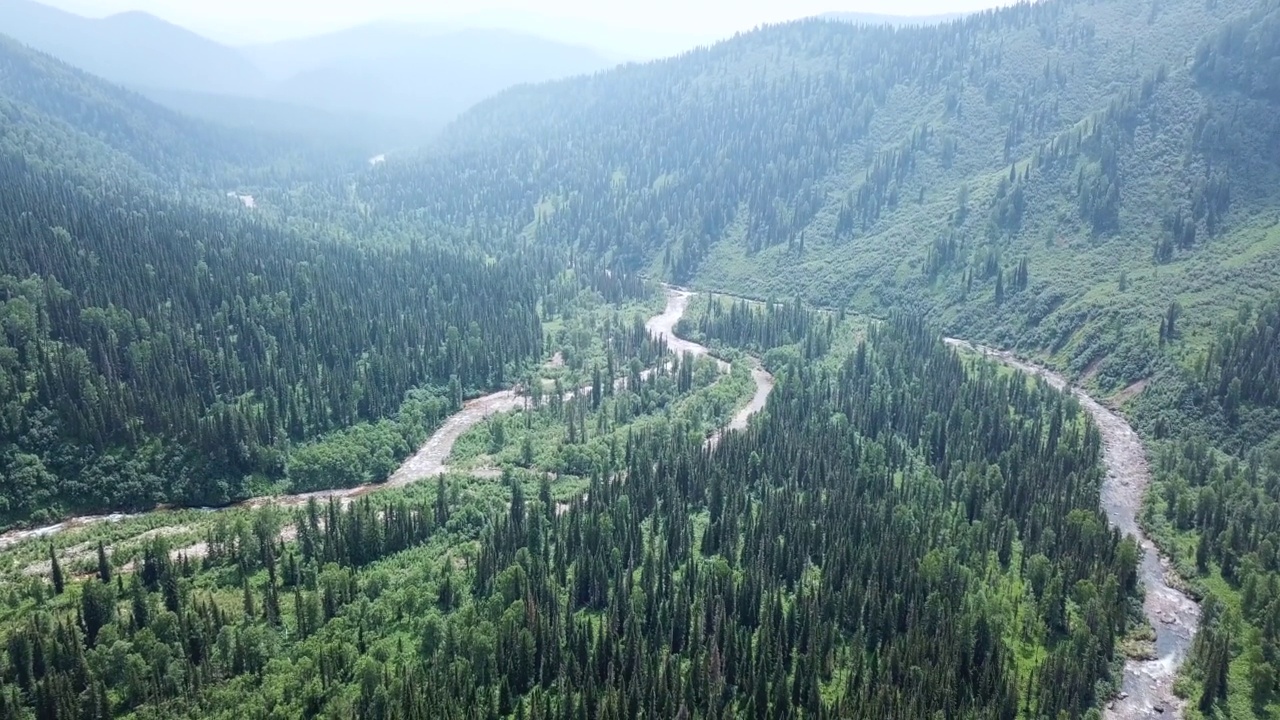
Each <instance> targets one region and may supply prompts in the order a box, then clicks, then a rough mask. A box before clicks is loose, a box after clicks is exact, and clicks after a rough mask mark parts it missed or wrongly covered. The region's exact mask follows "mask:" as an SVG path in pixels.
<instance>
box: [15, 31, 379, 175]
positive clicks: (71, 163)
mask: <svg viewBox="0 0 1280 720" xmlns="http://www.w3.org/2000/svg"><path fill="white" fill-rule="evenodd" d="M0 115H2V116H3V117H4V119H5V123H4V127H3V131H2V132H0V142H3V143H4V144H6V145H7V146H8V149H9V151H10V152H14V153H22V154H26V155H27V157H28V158H29V159H30V160H32V161H33V162H37V163H40V164H42V165H45V166H46V167H49V168H57V169H59V170H60V171H67V170H69V169H83V168H85V167H92V168H93V169H94V171H95V172H99V173H102V174H103V175H104V176H109V177H112V178H113V179H115V180H117V181H119V180H122V179H128V180H129V181H130V182H142V181H147V182H151V183H152V184H153V185H155V186H156V187H160V186H161V185H164V186H166V187H168V188H169V189H172V188H173V186H174V184H180V185H183V186H185V187H186V188H187V189H192V188H195V187H202V188H220V187H222V185H224V184H226V183H232V184H234V183H236V182H256V181H260V180H262V179H264V178H281V177H288V176H290V175H295V174H305V173H307V172H313V171H314V172H319V170H320V169H321V168H325V167H329V166H330V164H331V161H330V160H329V159H328V158H330V157H332V158H333V160H332V163H341V162H342V160H343V158H342V157H341V155H340V154H339V153H337V152H330V151H328V150H326V149H324V148H319V147H316V146H314V145H312V144H309V143H307V142H303V141H296V140H292V139H287V138H282V137H280V136H278V135H268V134H263V133H255V132H245V131H233V130H230V129H228V128H224V127H220V126H217V125H213V124H210V123H206V122H201V121H198V120H194V119H192V118H189V117H186V116H183V115H180V114H178V113H176V112H174V111H172V110H169V109H167V108H164V107H161V106H159V105H156V104H154V103H152V102H149V101H147V100H145V99H144V98H142V97H141V96H140V95H138V94H136V93H133V92H130V91H128V90H125V89H123V88H121V87H119V86H116V85H113V84H111V83H107V82H104V81H102V79H100V78H97V77H94V76H92V75H89V74H88V73H85V72H83V71H80V70H77V69H75V68H72V67H70V66H68V65H66V64H64V63H62V62H58V61H57V60H54V59H53V58H51V57H49V56H47V55H44V54H42V53H39V52H36V51H33V50H31V49H30V48H28V47H25V46H23V45H21V44H19V43H17V42H15V41H13V40H11V39H9V38H7V37H5V36H3V35H0ZM356 159H357V158H356V156H352V157H351V158H348V160H356Z"/></svg>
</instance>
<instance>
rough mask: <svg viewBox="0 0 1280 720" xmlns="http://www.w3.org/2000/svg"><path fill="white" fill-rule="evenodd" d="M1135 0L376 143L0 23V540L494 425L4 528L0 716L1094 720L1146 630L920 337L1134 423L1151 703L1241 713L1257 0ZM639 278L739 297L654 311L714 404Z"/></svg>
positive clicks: (1267, 709) (1058, 422)
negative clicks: (1071, 385)
mask: <svg viewBox="0 0 1280 720" xmlns="http://www.w3.org/2000/svg"><path fill="white" fill-rule="evenodd" d="M1140 5H1141V6H1140V7H1136V6H1135V5H1134V4H1133V3H1127V2H1120V1H1119V0H1096V1H1094V2H1077V1H1074V0H1046V1H1044V2H1038V3H1034V4H1023V5H1018V6H1015V7H1011V8H1006V9H1002V10H998V11H989V12H984V13H979V14H976V15H973V16H970V17H967V18H963V19H959V20H956V21H953V22H949V23H945V24H941V25H937V26H929V27H919V28H882V27H855V26H850V25H846V24H841V23H832V22H825V21H817V20H813V21H800V22H795V23H788V24H783V25H778V26H772V27H766V28H761V29H759V30H757V31H755V32H751V33H745V34H742V35H740V36H738V37H735V38H733V39H731V40H728V41H725V42H723V43H719V44H716V45H714V46H712V47H709V48H703V49H699V50H695V51H692V52H689V53H687V54H684V55H682V56H680V57H676V58H672V59H668V60H663V61H658V62H654V63H646V64H640V65H628V66H624V67H621V68H618V69H616V70H613V71H609V72H604V73H599V74H596V75H593V76H590V77H582V78H575V79H571V80H567V81H563V82H557V83H551V84H545V85H539V86H529V87H522V88H518V89H515V90H512V91H509V92H506V93H503V94H501V95H499V96H497V97H494V98H492V99H490V100H488V101H485V102H484V103H481V104H480V105H479V106H477V107H475V108H474V109H473V110H471V111H470V112H468V113H467V114H466V115H464V116H463V117H462V118H461V119H460V120H459V121H458V122H456V123H455V124H454V125H452V126H451V127H450V128H449V129H448V130H446V131H445V133H444V134H443V136H442V138H441V140H440V141H439V142H438V143H437V144H435V145H434V146H432V147H430V148H427V149H425V150H422V151H420V152H412V153H402V154H393V155H391V156H389V157H387V158H386V159H385V161H383V162H379V163H377V164H370V163H369V162H368V161H367V158H365V157H348V156H345V155H343V154H342V152H341V151H334V150H328V149H324V148H317V147H315V146H313V145H310V144H308V142H307V141H304V140H297V139H292V138H287V137H278V136H268V135H264V134H257V133H253V132H249V131H244V130H237V131H234V132H233V131H230V130H227V129H224V128H220V127H218V126H216V125H211V124H208V123H205V122H201V121H197V120H192V119H189V118H186V117H184V116H181V115H178V114H176V113H173V112H170V111H167V110H164V109H162V108H160V107H158V106H155V105H152V104H150V103H149V102H147V101H146V100H144V99H142V98H141V97H139V96H137V95H134V94H131V93H129V92H127V91H124V90H120V89H118V88H115V87H113V86H111V85H109V84H106V83H104V82H102V81H100V80H98V79H96V78H94V77H93V76H92V75H90V74H88V73H86V72H82V71H80V70H76V69H73V68H70V67H68V66H65V65H63V64H61V63H59V62H57V61H55V60H53V59H51V58H49V57H47V56H43V55H40V54H39V53H36V52H33V51H31V50H29V49H27V48H24V47H22V46H20V45H18V44H17V43H13V42H11V41H8V40H3V39H0V120H2V123H3V124H2V125H0V178H3V186H4V188H5V192H4V193H2V194H0V240H2V242H0V330H2V332H0V477H2V478H3V482H0V522H3V523H5V524H10V525H15V526H16V525H31V524H38V523H41V522H52V521H56V520H58V519H60V518H63V517H65V516H67V515H69V514H73V513H77V512H100V511H107V510H128V511H142V510H148V509H150V508H153V507H155V506H156V505H157V504H172V505H177V506H202V505H224V504H230V503H235V502H237V501H242V500H245V499H248V498H251V497H254V496H263V495H271V494H276V493H281V492H289V491H293V492H298V491H306V490H319V489H325V488H334V487H350V486H355V485H361V484H366V483H370V482H373V483H377V482H379V481H381V480H383V479H385V478H386V477H387V475H388V474H389V473H390V472H391V470H393V469H394V468H395V467H396V466H397V465H398V464H399V463H400V461H401V460H402V459H404V458H405V457H407V456H408V455H410V454H411V453H412V452H413V451H414V449H415V448H416V447H417V446H418V445H420V444H421V443H422V442H423V441H424V439H425V438H427V437H428V436H429V435H430V434H431V433H432V432H433V431H434V430H435V429H436V428H437V427H438V426H440V424H441V423H442V422H443V421H444V420H445V418H447V417H449V416H450V415H451V414H452V413H454V412H455V411H456V410H457V409H458V408H459V407H460V406H461V405H462V404H463V403H464V402H466V401H467V400H468V399H469V398H472V397H475V396H477V395H481V394H484V393H487V392H491V391H497V390H503V389H515V390H517V391H519V392H520V393H523V394H524V396H526V397H527V398H528V402H529V407H528V409H525V410H520V411H517V412H515V413H511V414H506V415H497V416H495V417H493V418H490V419H489V420H488V421H486V423H484V424H481V425H478V426H476V427H474V428H472V430H471V431H470V433H469V434H464V435H463V436H462V437H461V438H460V439H459V440H458V443H457V445H456V446H455V448H454V457H453V458H452V459H451V461H450V462H451V464H452V469H453V471H454V472H452V473H447V474H446V475H444V476H441V477H440V478H437V479H434V480H432V481H429V482H426V483H420V484H416V485H411V486H409V487H405V488H397V489H393V490H387V491H385V492H383V493H379V494H375V495H370V496H366V497H360V498H359V499H356V500H355V501H354V502H351V503H344V502H340V501H338V500H336V499H335V500H334V501H333V502H332V503H328V502H317V503H316V504H315V505H313V506H305V505H304V506H303V507H301V508H299V509H292V510H282V509H280V508H274V509H270V508H264V509H259V510H252V511H251V510H248V509H234V510H230V511H227V512H225V513H219V514H214V515H209V514H204V513H200V512H197V511H195V510H176V511H167V512H166V513H160V514H152V515H143V516H140V517H131V518H129V519H126V520H123V521H121V522H120V523H115V524H112V523H100V524H97V525H94V526H91V527H86V528H79V529H72V530H68V531H66V532H64V533H60V534H56V535H53V536H51V537H49V538H48V542H47V543H46V542H45V541H43V540H39V539H37V540H28V541H25V542H21V543H18V544H16V545H14V546H13V547H11V548H7V549H6V550H5V551H4V553H3V556H2V559H0V570H2V571H3V573H4V574H5V577H6V580H5V584H4V586H3V588H2V589H0V595H3V599H4V603H3V605H2V607H0V637H2V638H3V641H4V644H3V648H2V649H0V653H3V655H2V657H0V682H2V685H3V692H0V717H16V718H27V717H41V718H69V717H73V716H74V717H89V718H99V717H117V716H133V717H139V718H143V717H183V716H190V717H219V716H225V717H230V716H232V715H235V716H242V715H244V714H246V713H249V714H252V715H254V716H258V717H286V716H289V717H292V716H297V715H300V714H316V715H321V716H325V717H335V718H337V717H404V718H414V717H477V718H479V717H485V718H488V717H615V716H616V717H622V716H626V717H637V716H645V717H679V716H685V717H706V718H710V717H734V716H746V717H760V718H765V717H768V718H782V717H828V716H841V717H868V718H872V717H874V718H885V717H888V718H921V717H926V718H928V717H935V716H937V717H958V718H1014V717H1020V718H1036V719H1039V718H1051V719H1053V720H1056V719H1057V718H1059V717H1081V716H1090V715H1095V714H1101V711H1102V710H1103V709H1105V707H1106V701H1107V698H1108V694H1109V688H1111V687H1113V686H1114V684H1115V682H1116V680H1117V679H1118V673H1117V672H1116V668H1117V666H1118V663H1119V662H1120V660H1121V657H1120V656H1121V652H1120V650H1121V648H1123V647H1127V648H1132V647H1134V646H1135V644H1136V643H1135V641H1136V640H1137V638H1139V637H1140V636H1142V635H1143V633H1144V632H1149V631H1148V630H1145V629H1144V628H1143V624H1144V622H1143V621H1142V619H1141V617H1140V612H1141V604H1140V603H1139V602H1138V598H1139V597H1140V594H1141V592H1142V589H1141V587H1140V586H1139V584H1138V582H1137V579H1138V574H1137V571H1136V563H1137V560H1138V558H1139V556H1140V551H1139V548H1138V547H1137V545H1136V544H1135V542H1134V541H1133V540H1132V539H1129V538H1124V537H1120V536H1119V534H1118V533H1116V532H1114V531H1112V530H1111V529H1109V528H1108V526H1107V523H1106V519H1105V516H1103V515H1102V513H1101V512H1100V511H1099V509H1098V500H1099V497H1098V495H1099V487H1100V484H1101V482H1102V477H1103V476H1102V470H1101V467H1100V464H1099V456H1100V452H1101V447H1100V440H1099V436H1098V433H1097V430H1096V428H1094V427H1093V426H1092V425H1091V424H1090V422H1089V421H1088V420H1087V417H1086V414H1085V413H1083V412H1081V409H1080V407H1079V406H1078V404H1077V403H1076V402H1075V401H1074V400H1072V399H1070V398H1069V397H1067V396H1065V395H1063V394H1061V393H1058V392H1056V391H1052V390H1051V389H1049V388H1048V387H1046V386H1045V385H1043V384H1041V383H1039V382H1038V381H1029V380H1028V379H1027V378H1026V377H1025V376H1022V375H1018V374H1016V373H1012V372H1009V371H1007V370H1003V369H999V370H998V369H995V368H994V367H992V366H990V365H987V364H985V363H980V362H968V361H962V360H961V359H959V358H958V357H957V356H956V355H954V354H953V353H952V351H950V350H948V349H947V348H946V347H944V346H943V344H942V343H941V340H940V338H941V336H942V334H943V333H946V334H947V335H951V336H956V337H962V338H966V339H972V340H974V341H977V342H982V343H985V344H987V345H991V346H997V347H1003V348H1009V349H1014V350H1017V351H1018V352H1020V353H1023V354H1025V355H1029V356H1032V357H1034V358H1035V359H1037V360H1038V361H1040V362H1042V363H1044V364H1048V365H1050V366H1053V367H1055V368H1057V369H1059V370H1061V371H1063V372H1065V373H1067V374H1069V375H1071V376H1073V377H1074V378H1075V379H1076V380H1077V381H1078V382H1079V383H1081V384H1082V385H1083V386H1084V387H1086V388H1087V389H1088V391H1089V392H1090V393H1092V394H1094V395H1095V396H1098V397H1103V398H1110V402H1111V403H1113V404H1114V405H1116V406H1117V407H1120V408H1122V409H1123V411H1124V412H1125V413H1126V414H1127V415H1128V416H1129V417H1130V418H1131V420H1132V421H1133V423H1134V425H1135V426H1136V427H1137V428H1138V429H1139V431H1140V432H1141V433H1142V435H1143V438H1144V441H1145V442H1146V443H1147V447H1148V450H1149V453H1148V454H1149V456H1150V458H1151V464H1152V466H1153V470H1154V472H1155V484H1154V485H1153V487H1152V489H1151V491H1150V492H1149V493H1148V496H1147V508H1146V510H1145V511H1144V513H1143V515H1142V521H1143V523H1144V525H1145V527H1146V529H1147V531H1148V532H1149V534H1150V536H1151V537H1152V538H1154V539H1155V540H1156V541H1157V542H1158V543H1159V545H1160V546H1161V548H1162V549H1163V551H1164V552H1166V553H1167V554H1168V555H1169V556H1170V557H1171V558H1172V560H1173V564H1174V566H1175V568H1176V569H1177V571H1178V572H1179V573H1180V574H1181V575H1182V576H1183V577H1184V579H1185V582H1186V583H1187V585H1188V587H1189V588H1190V589H1191V590H1192V591H1194V592H1195V593H1196V594H1198V595H1199V596H1200V597H1201V598H1202V603H1203V626H1202V628H1201V631H1200V632H1199V634H1198V636H1197V638H1196V640H1195V643H1194V647H1193V651H1192V653H1191V656H1190V662H1189V663H1187V665H1186V666H1185V668H1184V670H1183V674H1184V678H1183V680H1182V681H1181V684H1180V690H1181V692H1182V693H1183V694H1184V695H1185V696H1186V698H1187V700H1188V702H1187V707H1186V709H1185V713H1186V715H1187V716H1188V717H1230V718H1266V717H1272V716H1274V714H1275V713H1276V712H1278V711H1280V700H1278V696H1277V693H1278V692H1280V657H1277V652H1278V651H1277V643H1276V636H1277V630H1276V625H1277V621H1278V619H1280V615H1278V614H1277V613H1278V612H1280V604H1277V603H1278V602H1280V600H1277V598H1278V597H1280V593H1277V592H1276V589H1277V583H1278V582H1280V580H1278V579H1277V578H1278V576H1280V564H1278V563H1280V557H1278V556H1277V547H1280V510H1278V508H1280V504H1278V503H1280V439H1278V438H1280V433H1278V432H1277V431H1278V430H1280V396H1278V395H1277V392H1276V388H1277V387H1280V351H1277V349H1276V348H1277V343H1278V342H1280V336H1278V335H1277V333H1280V300H1277V298H1276V297H1275V295H1274V293H1275V291H1276V288H1277V287H1280V276H1278V275H1277V268H1280V240H1278V239H1280V229H1278V228H1280V225H1278V223H1280V215H1277V207H1280V182H1277V180H1280V157H1278V156H1277V155H1276V148H1277V147H1280V142H1277V140H1278V139H1280V126H1277V124H1276V123H1277V118H1280V113H1277V112H1276V111H1275V110H1276V104H1277V102H1280V93H1278V92H1277V86H1276V84H1275V77H1276V76H1277V73H1276V68H1275V58H1276V57H1277V56H1280V5H1277V3H1276V2H1275V1H1274V0H1150V1H1149V2H1147V1H1146V0H1144V2H1143V3H1141V4H1140ZM89 70H90V71H92V68H89ZM566 138H572V139H573V140H572V142H566V141H565V139H566ZM228 192H231V193H232V194H233V195H243V196H251V197H252V198H253V199H254V203H253V204H252V207H249V206H248V204H247V203H245V204H242V203H241V202H240V201H239V200H238V199H236V198H234V197H233V198H228V197H227V193H228ZM646 275H647V276H649V277H658V278H662V279H665V280H669V281H674V282H680V283H685V284H690V285H692V286H694V287H697V288H700V289H710V290H717V291H721V292H725V293H731V294H734V295H739V296H747V297H751V298H753V299H755V300H759V301H765V302H764V303H763V304H756V303H747V302H744V301H728V302H725V303H718V302H713V301H710V300H705V299H699V300H696V301H694V302H693V304H692V305H691V307H690V308H689V310H688V311H687V313H686V316H685V318H684V322H683V323H682V324H681V326H680V327H679V329H678V332H679V333H681V334H683V335H685V336H686V337H688V338H690V339H693V340H697V341H699V342H702V343H704V344H706V345H709V346H711V347H713V349H715V350H716V351H717V352H719V353H721V354H723V355H724V356H725V357H728V358H730V359H732V360H735V362H734V363H733V368H732V370H731V371H730V372H729V373H728V374H719V373H717V372H716V371H715V370H714V368H715V365H714V363H712V362H710V361H707V360H696V359H691V358H685V357H680V358H678V359H675V361H674V363H672V362H671V361H670V359H669V356H668V355H667V354H666V353H665V346H664V344H663V343H662V342H660V341H655V340H653V339H651V338H650V336H649V334H648V333H647V332H645V330H644V324H643V318H644V317H646V316H647V314H650V313H652V312H653V311H656V310H657V303H658V292H657V290H656V288H655V287H654V285H653V284H652V283H651V282H647V281H645V280H644V279H642V276H646ZM769 297H773V298H775V300H774V301H773V302H768V301H767V300H768V298H769ZM777 298H785V300H778V299H777ZM814 307H826V308H831V310H829V311H821V312H820V311H816V310H814V309H813V308H814ZM867 317H877V318H881V320H879V321H875V322H871V321H869V320H867V319H866V318H867ZM922 317H927V318H928V323H925V322H922V321H921V320H920V318H922ZM637 318H638V319H639V320H637ZM746 353H750V354H753V355H755V356H757V357H759V359H760V361H761V362H762V363H763V364H764V366H765V368H766V369H768V370H769V371H770V372H771V373H773V375H774V378H775V380H776V387H775V389H774V391H773V393H772V394H771V396H770V398H769V401H768V405H767V406H766V408H765V410H764V411H763V412H762V413H760V414H759V416H758V417H757V418H756V419H755V420H753V421H752V423H751V424H750V425H749V427H748V428H747V430H746V431H744V432H740V433H729V434H727V435H725V436H724V437H723V438H722V439H721V440H720V442H719V443H718V444H715V445H714V447H711V446H709V445H707V444H706V443H705V440H706V437H707V435H708V433H709V432H710V431H711V430H713V429H714V428H716V427H719V426H720V425H722V424H723V423H724V421H725V419H726V418H727V417H728V416H730V415H732V414H733V411H734V410H735V409H736V408H737V407H738V406H739V405H740V404H742V403H743V402H745V400H746V397H747V396H748V395H749V393H750V387H751V382H750V377H751V373H750V371H749V367H750V361H749V360H748V358H747V357H746ZM619 379H621V383H618V382H617V381H618V380H619ZM557 381H558V383H559V384H558V386H557ZM583 388H585V390H582V391H581V392H579V391H580V390H581V389H583ZM537 394H541V395H542V397H541V398H539V399H538V400H535V399H534V396H535V395H537ZM476 473H478V474H476ZM548 473H549V474H548ZM886 539H890V540H889V541H888V542H886ZM98 541H101V542H102V545H101V547H102V549H101V551H99V550H98ZM49 543H51V544H52V546H53V550H52V551H51V550H50V545H49ZM195 544H201V545H202V552H201V553H195V552H193V551H191V548H192V547H194V546H195ZM197 555H199V556H198V557H197ZM99 558H101V561H100V560H99ZM45 564H47V567H46V566H45ZM33 567H34V568H35V571H34V572H28V571H29V570H30V569H31V568H33ZM1148 620H1150V619H1148Z"/></svg>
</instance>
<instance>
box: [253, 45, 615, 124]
mask: <svg viewBox="0 0 1280 720" xmlns="http://www.w3.org/2000/svg"><path fill="white" fill-rule="evenodd" d="M243 52H244V54H245V55H246V56H247V57H249V58H251V59H252V60H253V61H254V62H255V63H256V64H257V66H258V68H259V70H260V71H261V72H262V74H263V75H265V76H266V77H268V78H271V79H272V80H273V81H274V85H273V87H272V90H271V91H270V96H271V97H272V98H273V99H276V100H280V101H284V102H289V103H294V104H299V105H306V106H309V107H316V108H320V109H322V110H325V111H328V112H332V113H344V114H349V113H359V114H366V115H375V116H381V117H385V118H398V119H415V120H419V121H422V122H423V123H424V124H425V125H426V126H428V127H439V126H442V125H443V124H444V123H445V122H447V121H448V120H451V119H452V118H453V117H454V116H456V115H458V114H459V113H461V112H462V111H463V110H466V109H467V108H468V107H470V106H472V105H474V104H475V103H477V102H479V101H480V100H483V99H485V98H486V97H489V96H490V95H493V94H496V93H498V92H500V91H502V90H504V89H506V88H509V87H512V86H515V85H521V84H524V83H536V82H542V81H546V80H554V79H560V78H564V77H569V76H573V75H581V74H587V73H592V72H595V71H598V70H602V69H605V68H608V67H610V66H612V65H614V64H616V63H615V62H613V61H611V60H610V59H608V58H606V57H604V56H603V55H601V54H600V53H599V52H597V51H596V50H593V49H589V48H585V47H577V46H573V45H568V44H565V43H559V42H554V41H551V40H545V39H542V38H539V37H534V36H531V35H524V34H520V33H514V32H508V31H503V30H477V29H471V30H461V31H456V32H447V33H438V32H435V31H434V29H433V28H431V27H430V26H420V25H392V24H390V23H379V24H371V25H365V26H361V27H356V28H352V29H350V30H344V31H342V32H337V33H332V34H329V35H322V36H318V37H311V38H304V39H300V40H290V41H285V42H280V43H273V44H269V45H260V46H251V47H246V48H243Z"/></svg>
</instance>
